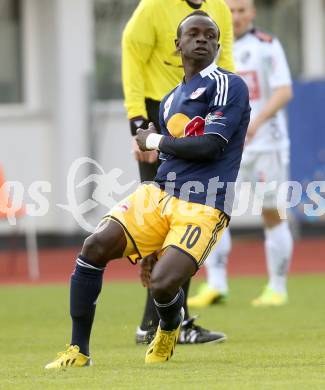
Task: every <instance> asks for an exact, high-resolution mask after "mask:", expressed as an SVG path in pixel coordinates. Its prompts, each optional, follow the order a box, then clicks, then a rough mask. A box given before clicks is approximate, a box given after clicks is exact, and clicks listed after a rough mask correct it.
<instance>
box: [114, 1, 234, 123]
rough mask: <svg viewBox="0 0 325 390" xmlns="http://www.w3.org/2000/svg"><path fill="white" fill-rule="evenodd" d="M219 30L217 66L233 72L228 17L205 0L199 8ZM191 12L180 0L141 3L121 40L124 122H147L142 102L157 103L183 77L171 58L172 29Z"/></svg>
mask: <svg viewBox="0 0 325 390" xmlns="http://www.w3.org/2000/svg"><path fill="white" fill-rule="evenodd" d="M200 10H201V11H205V12H206V13H208V14H209V15H210V16H211V18H212V19H213V20H214V21H215V22H216V23H217V25H218V27H219V29H220V34H221V35H220V45H221V47H220V52H219V53H220V55H219V58H218V65H219V66H220V67H222V68H224V69H226V70H229V71H232V72H233V71H234V70H235V65H234V60H233V54H232V45H233V29H232V17H231V13H230V10H229V8H228V6H227V5H226V3H225V1H224V0H206V1H205V2H203V3H202V5H201V7H200ZM193 11H195V9H193V8H192V7H190V6H189V5H188V3H187V2H186V1H184V0H141V1H140V3H139V5H138V7H137V8H136V10H135V11H134V13H133V15H132V17H131V19H130V20H129V21H128V23H127V25H126V27H125V29H124V32H123V37H122V81H123V90H124V96H125V106H126V110H127V114H128V118H133V117H136V116H140V115H141V116H144V117H145V118H147V112H146V108H145V101H144V99H145V98H151V99H154V100H159V101H160V100H161V99H162V98H163V97H164V96H165V95H166V94H167V93H168V92H169V91H170V90H171V89H173V88H174V87H175V86H176V85H177V84H178V83H179V82H180V81H181V79H182V77H183V75H184V71H183V67H182V61H181V58H180V56H178V55H176V54H175V43H174V41H175V39H176V29H177V26H178V24H179V23H180V21H181V20H182V19H184V18H185V17H186V16H187V15H189V14H190V13H192V12H193Z"/></svg>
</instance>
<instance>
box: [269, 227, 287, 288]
mask: <svg viewBox="0 0 325 390" xmlns="http://www.w3.org/2000/svg"><path fill="white" fill-rule="evenodd" d="M264 232H265V241H264V247H265V254H266V264H267V269H268V274H269V284H268V286H269V287H270V288H272V289H273V290H275V291H276V292H279V293H286V292H287V275H288V271H289V265H290V261H291V255H292V249H293V239H292V235H291V232H290V229H289V225H288V222H287V221H283V222H281V223H280V224H279V225H276V226H274V227H272V228H270V229H268V228H265V230H264Z"/></svg>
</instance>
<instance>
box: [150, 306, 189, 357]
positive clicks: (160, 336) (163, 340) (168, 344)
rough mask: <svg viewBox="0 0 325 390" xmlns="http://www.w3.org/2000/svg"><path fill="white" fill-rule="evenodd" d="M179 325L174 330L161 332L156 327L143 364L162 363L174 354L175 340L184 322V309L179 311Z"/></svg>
mask: <svg viewBox="0 0 325 390" xmlns="http://www.w3.org/2000/svg"><path fill="white" fill-rule="evenodd" d="M180 315H181V319H180V322H179V325H178V327H177V328H176V329H174V330H162V329H161V328H160V325H159V326H158V329H157V332H156V335H155V338H154V339H153V340H152V342H151V344H150V345H149V348H148V350H147V352H146V357H145V360H144V361H145V363H164V362H167V361H168V360H169V359H170V358H171V357H172V356H173V354H174V350H175V347H176V343H177V339H178V336H179V332H180V330H181V326H182V323H183V320H184V315H185V312H184V309H183V308H182V309H181V313H180Z"/></svg>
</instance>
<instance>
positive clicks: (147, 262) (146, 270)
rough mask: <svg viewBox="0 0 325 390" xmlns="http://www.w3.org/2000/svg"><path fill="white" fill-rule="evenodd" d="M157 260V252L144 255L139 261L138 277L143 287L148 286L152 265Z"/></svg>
mask: <svg viewBox="0 0 325 390" xmlns="http://www.w3.org/2000/svg"><path fill="white" fill-rule="evenodd" d="M157 261H158V257H157V252H153V253H151V254H150V255H148V256H146V257H144V258H143V259H142V260H141V262H140V279H141V283H142V285H143V287H147V288H150V278H151V272H152V270H153V267H154V266H155V264H156V263H157Z"/></svg>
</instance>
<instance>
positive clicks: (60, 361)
mask: <svg viewBox="0 0 325 390" xmlns="http://www.w3.org/2000/svg"><path fill="white" fill-rule="evenodd" d="M67 347H68V349H67V350H66V351H64V352H59V353H58V355H57V358H56V359H55V360H53V362H51V363H48V364H47V365H46V366H45V368H46V369H47V370H49V369H52V368H55V369H57V368H66V367H87V366H91V365H92V360H91V359H90V357H89V356H86V355H83V354H82V353H81V352H79V347H78V345H67Z"/></svg>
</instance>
